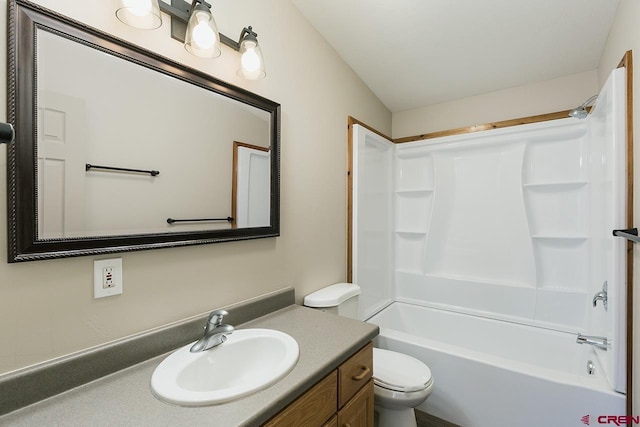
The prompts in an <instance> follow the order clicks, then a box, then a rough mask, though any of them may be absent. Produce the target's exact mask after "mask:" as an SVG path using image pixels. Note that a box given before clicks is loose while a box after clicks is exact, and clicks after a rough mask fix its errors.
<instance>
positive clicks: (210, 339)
mask: <svg viewBox="0 0 640 427" xmlns="http://www.w3.org/2000/svg"><path fill="white" fill-rule="evenodd" d="M228 314H229V312H227V311H226V310H214V311H212V312H211V313H210V314H209V318H208V319H207V324H206V325H204V335H203V337H202V338H200V339H199V340H198V341H197V342H196V343H195V344H193V345H192V346H191V348H190V349H189V351H191V353H197V352H199V351H205V350H209V349H210V348H213V347H215V346H218V345H220V344H222V343H223V342H225V341H226V340H227V335H229V334H231V333H233V326H231V325H223V324H222V318H223V317H224V316H226V315H228Z"/></svg>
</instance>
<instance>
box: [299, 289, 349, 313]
mask: <svg viewBox="0 0 640 427" xmlns="http://www.w3.org/2000/svg"><path fill="white" fill-rule="evenodd" d="M358 295H360V286H358V285H355V284H353V283H336V284H335V285H331V286H327V287H326V288H322V289H319V290H317V291H315V292H313V293H310V294H309V295H307V296H306V297H304V305H305V306H307V307H311V308H317V309H320V310H322V311H326V312H328V313H334V314H337V315H339V316H345V317H350V318H352V319H357V318H358Z"/></svg>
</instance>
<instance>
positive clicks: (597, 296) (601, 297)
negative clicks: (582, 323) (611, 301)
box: [593, 280, 609, 311]
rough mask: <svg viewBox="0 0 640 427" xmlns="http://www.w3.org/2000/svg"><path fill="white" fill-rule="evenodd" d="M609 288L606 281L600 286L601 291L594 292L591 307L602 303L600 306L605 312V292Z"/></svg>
mask: <svg viewBox="0 0 640 427" xmlns="http://www.w3.org/2000/svg"><path fill="white" fill-rule="evenodd" d="M608 288H609V284H608V283H607V281H606V280H605V282H604V283H603V284H602V290H601V291H599V292H596V294H595V295H594V296H593V306H594V307H595V306H596V305H597V303H598V301H602V305H603V306H604V309H605V311H606V310H607V291H608Z"/></svg>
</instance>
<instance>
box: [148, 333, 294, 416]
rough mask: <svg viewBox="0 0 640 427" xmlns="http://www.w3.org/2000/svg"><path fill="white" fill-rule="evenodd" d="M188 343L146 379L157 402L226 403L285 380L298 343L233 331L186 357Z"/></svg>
mask: <svg viewBox="0 0 640 427" xmlns="http://www.w3.org/2000/svg"><path fill="white" fill-rule="evenodd" d="M192 345H193V343H192V344H189V345H186V346H184V347H181V348H179V349H178V350H176V351H175V352H173V353H171V354H170V355H169V356H168V357H167V358H166V359H164V360H163V361H162V362H161V363H160V365H158V367H157V368H156V370H155V371H154V372H153V375H152V376H151V390H152V391H153V394H155V395H156V397H158V398H159V399H161V400H164V401H166V402H169V403H174V404H177V405H183V406H205V405H215V404H219V403H225V402H230V401H232V400H235V399H239V398H241V397H244V396H247V395H249V394H251V393H255V392H256V391H259V390H262V389H264V388H267V387H269V386H270V385H272V384H274V383H276V382H277V381H279V380H280V379H282V378H283V377H284V376H285V375H287V374H288V373H289V372H290V371H291V370H292V369H293V367H294V366H295V365H296V362H297V361H298V355H299V348H298V343H297V342H296V340H295V339H293V338H292V337H291V336H289V335H287V334H285V333H284V332H280V331H275V330H272V329H238V330H236V331H234V332H233V334H231V335H228V336H227V340H226V341H225V342H224V343H222V344H220V345H218V346H217V347H214V348H211V349H209V350H205V351H201V352H198V353H191V352H190V351H189V349H190V348H191V346H192Z"/></svg>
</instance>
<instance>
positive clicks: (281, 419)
mask: <svg viewBox="0 0 640 427" xmlns="http://www.w3.org/2000/svg"><path fill="white" fill-rule="evenodd" d="M336 390H337V373H336V371H333V372H332V373H330V374H329V375H327V376H326V377H325V378H324V379H323V380H321V381H320V382H319V383H318V384H316V385H315V386H313V387H312V388H311V389H310V390H309V391H307V392H306V393H305V394H303V395H302V396H301V397H300V398H298V399H297V400H295V401H294V402H293V403H292V404H290V405H289V406H287V407H286V408H285V409H284V410H283V411H282V412H280V413H279V414H278V415H276V416H275V417H273V418H272V419H271V420H269V421H268V422H267V423H266V424H264V425H265V427H268V426H278V427H283V426H291V427H299V426H320V425H322V424H323V423H324V422H325V421H327V420H328V419H329V418H331V416H332V415H333V414H335V413H336V409H337V408H336Z"/></svg>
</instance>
